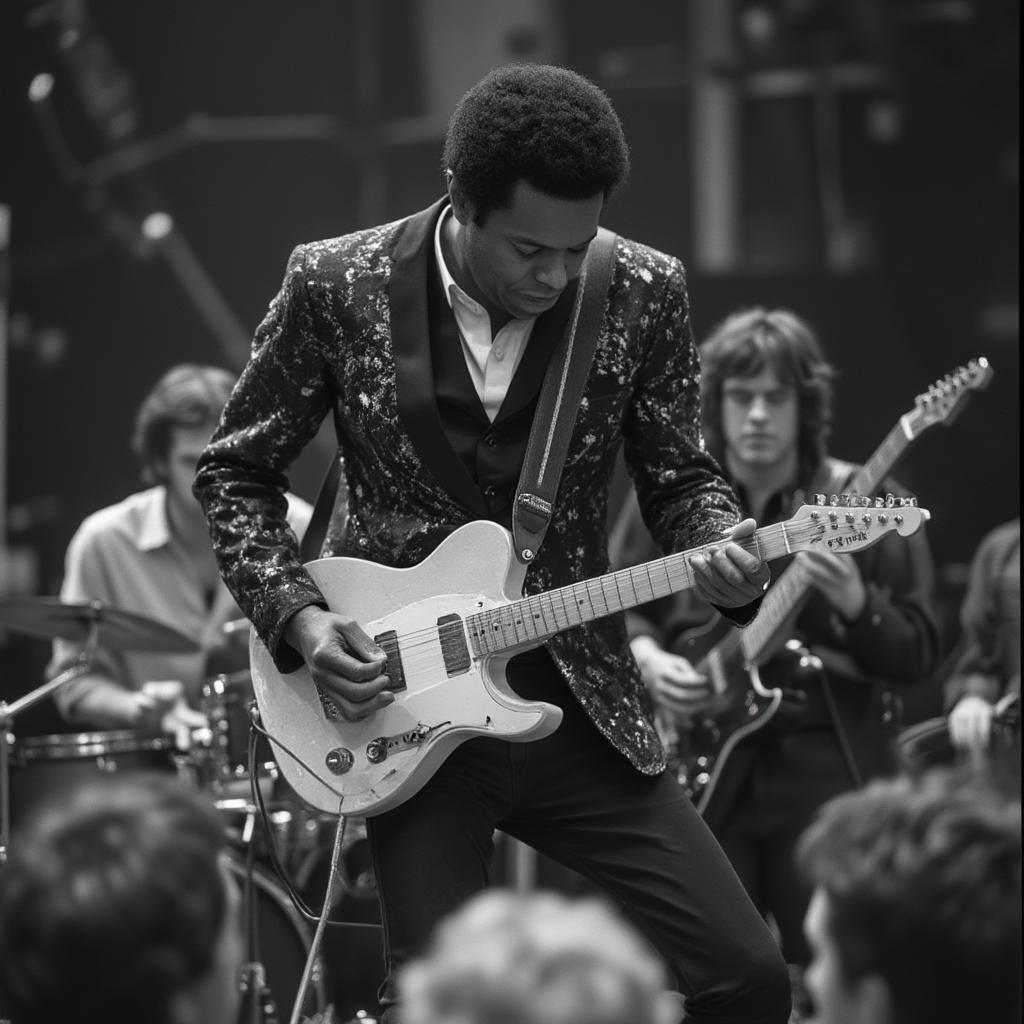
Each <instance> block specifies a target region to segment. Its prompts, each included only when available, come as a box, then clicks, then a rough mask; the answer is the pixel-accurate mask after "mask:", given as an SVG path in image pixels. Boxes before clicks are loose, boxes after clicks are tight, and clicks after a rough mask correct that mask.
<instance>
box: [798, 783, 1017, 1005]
mask: <svg viewBox="0 0 1024 1024" xmlns="http://www.w3.org/2000/svg"><path fill="white" fill-rule="evenodd" d="M798 857H799V862H800V865H801V868H802V870H803V872H804V873H805V875H806V877H807V878H808V880H809V881H810V882H811V883H812V884H813V885H814V896H813V898H812V900H811V904H810V907H809V909H808V913H807V918H806V923H805V927H806V931H807V938H808V941H809V943H810V945H811V949H812V951H813V960H812V963H811V966H810V967H809V968H808V971H807V975H806V980H807V987H808V989H809V991H810V993H811V996H812V999H813V1002H814V1017H813V1019H814V1021H816V1022H817V1024H962V1022H964V1021H979V1022H980V1021H985V1022H986V1024H1018V1022H1019V1021H1020V1019H1021V952H1022V950H1021V808H1020V800H1019V799H1016V800H1015V799H1013V798H1010V797H1007V796H1006V795H1005V793H1003V792H1002V791H1000V790H999V789H998V788H995V787H991V786H989V785H988V784H987V783H986V782H985V781H984V780H983V779H981V778H980V777H978V776H967V775H959V776H958V775H956V774H953V773H951V772H950V770H949V769H933V770H931V771H930V772H927V773H925V774H924V775H923V776H921V777H917V778H911V777H907V776H905V777H900V778H897V779H894V780H885V781H876V782H874V783H872V784H871V785H870V786H868V787H867V788H866V789H864V790H862V791H860V792H857V793H849V794H845V795H843V796H840V797H837V798H835V799H834V800H831V801H830V802H829V803H827V804H826V805H825V806H824V808H823V809H822V811H821V813H820V814H819V815H818V817H817V819H816V820H815V821H814V823H813V824H812V825H811V827H810V828H809V829H808V830H807V832H806V833H805V834H804V836H803V837H802V839H801V840H800V845H799V848H798Z"/></svg>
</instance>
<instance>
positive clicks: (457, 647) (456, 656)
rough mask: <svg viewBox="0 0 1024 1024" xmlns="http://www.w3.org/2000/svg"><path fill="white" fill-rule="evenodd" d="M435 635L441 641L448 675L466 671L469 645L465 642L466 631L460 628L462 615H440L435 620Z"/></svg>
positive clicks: (467, 668)
mask: <svg viewBox="0 0 1024 1024" xmlns="http://www.w3.org/2000/svg"><path fill="white" fill-rule="evenodd" d="M437 637H438V639H439V640H440V641H441V656H442V657H443V658H444V668H445V671H446V672H447V673H448V675H449V676H458V675H462V673H463V672H468V671H469V664H470V657H469V646H468V645H467V643H466V631H465V630H464V629H463V628H462V617H461V616H459V615H455V614H451V615H442V616H441V618H439V619H438V620H437Z"/></svg>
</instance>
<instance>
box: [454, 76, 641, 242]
mask: <svg viewBox="0 0 1024 1024" xmlns="http://www.w3.org/2000/svg"><path fill="white" fill-rule="evenodd" d="M443 167H444V170H445V172H446V174H449V175H451V176H452V177H454V181H455V184H454V188H455V189H457V194H458V195H459V196H460V197H461V198H462V199H463V200H464V201H465V202H468V204H469V205H470V207H471V208H472V211H473V218H472V219H473V221H474V223H476V224H477V225H478V226H482V225H483V223H484V221H485V220H486V218H487V215H488V214H489V213H490V212H491V211H492V210H495V209H502V208H507V207H508V206H509V205H510V204H511V201H512V192H513V189H514V187H515V185H516V183H517V182H519V181H525V182H526V183H528V184H529V185H532V186H533V187H534V188H535V189H538V190H539V191H540V192H544V193H546V194H547V195H551V196H554V197H556V198H558V199H589V198H591V197H593V196H596V195H598V194H601V195H602V196H603V197H604V198H605V199H607V198H608V197H609V196H610V195H611V194H612V192H614V191H615V189H616V188H617V187H618V186H619V185H620V184H622V183H623V182H624V181H625V180H626V178H627V177H628V175H629V149H628V147H627V145H626V140H625V137H624V135H623V132H622V125H621V123H620V122H619V118H618V115H617V114H616V113H615V111H614V109H613V108H612V105H611V101H610V100H609V99H608V97H607V96H606V95H605V94H604V92H602V91H601V89H599V88H598V87H597V86H596V85H594V83H593V82H591V81H589V80H588V79H586V78H584V77H583V76H582V75H580V74H577V73H576V72H575V71H569V70H568V69H566V68H560V67H553V66H550V65H544V64H510V65H506V66H504V67H500V68H496V69H495V70H493V71H491V72H490V73H489V74H488V75H486V76H485V77H484V78H483V79H481V81H479V82H478V83H477V84H476V85H474V86H473V87H472V88H471V89H470V90H469V91H468V92H467V93H466V94H465V95H464V96H463V97H462V99H461V100H460V101H459V104H458V106H456V108H455V111H454V113H453V114H452V116H451V119H450V120H449V123H448V132H447V136H446V138H445V144H444V154H443Z"/></svg>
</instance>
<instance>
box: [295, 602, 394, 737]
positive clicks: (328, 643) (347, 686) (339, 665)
mask: <svg viewBox="0 0 1024 1024" xmlns="http://www.w3.org/2000/svg"><path fill="white" fill-rule="evenodd" d="M284 637H285V640H286V641H287V642H288V643H289V644H291V646H292V647H294V648H295V650H297V651H298V652H299V653H300V654H301V655H302V658H303V660H304V661H305V663H306V668H308V669H309V674H310V675H311V676H312V677H313V681H314V682H315V683H317V684H318V685H319V686H321V687H323V689H324V690H326V691H327V692H328V693H329V694H330V695H331V699H332V700H333V701H334V703H335V704H337V706H338V710H339V711H340V712H341V717H342V718H344V719H345V721H346V722H359V721H362V720H363V719H364V718H369V717H370V716H371V715H373V714H375V713H376V712H377V711H380V710H381V708H385V707H387V706H388V705H389V704H391V703H393V702H394V699H395V696H394V694H393V693H391V692H390V691H389V690H388V689H387V687H388V686H389V685H390V680H389V679H388V677H387V676H386V675H384V674H383V668H384V665H385V663H386V660H387V659H386V658H385V656H384V652H383V651H382V650H381V649H380V647H379V646H378V645H377V644H376V643H375V642H374V641H373V640H372V639H371V638H370V637H369V636H367V634H366V632H365V631H364V630H363V628H362V626H360V625H359V623H358V622H356V621H355V620H354V619H350V618H347V617H346V616H344V615H338V614H336V613H334V612H328V611H324V609H323V608H317V607H316V605H307V606H306V607H305V608H300V609H299V611H297V612H296V613H295V614H294V615H293V616H292V617H291V619H289V621H288V625H287V626H286V627H285V633H284Z"/></svg>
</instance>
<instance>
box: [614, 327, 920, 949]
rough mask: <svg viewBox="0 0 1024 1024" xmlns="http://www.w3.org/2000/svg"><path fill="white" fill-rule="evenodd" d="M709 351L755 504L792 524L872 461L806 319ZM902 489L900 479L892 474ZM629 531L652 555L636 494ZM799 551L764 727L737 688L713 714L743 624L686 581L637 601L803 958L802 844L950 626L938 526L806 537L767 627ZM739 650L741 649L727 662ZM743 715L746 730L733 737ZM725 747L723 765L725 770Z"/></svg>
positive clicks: (720, 795) (705, 355)
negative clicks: (796, 593) (859, 446)
mask: <svg viewBox="0 0 1024 1024" xmlns="http://www.w3.org/2000/svg"><path fill="white" fill-rule="evenodd" d="M700 354H701V364H702V372H703V383H702V388H703V399H704V402H703V409H704V434H705V437H706V438H707V440H708V445H709V448H710V450H711V451H712V453H713V454H714V455H716V456H717V457H718V459H719V460H720V462H721V464H722V465H723V467H724V468H725V470H726V473H727V475H728V477H729V479H730V480H731V481H732V483H733V485H734V487H735V489H736V492H737V494H738V495H739V496H740V500H741V503H742V506H743V509H744V511H745V513H746V514H748V515H751V516H754V517H756V518H757V520H758V521H759V522H763V523H771V522H776V521H778V520H779V519H783V518H785V517H786V515H788V514H789V512H790V509H791V507H793V506H794V505H795V504H800V503H801V501H802V499H803V496H804V495H805V494H807V493H808V492H813V491H824V492H826V493H841V492H843V491H844V490H845V489H846V487H847V486H848V484H849V482H850V481H851V480H852V479H854V477H855V476H856V472H857V469H858V467H856V466H853V465H851V464H849V463H844V462H841V461H840V460H838V459H835V458H832V457H831V456H829V455H828V454H827V447H826V442H827V439H828V436H829V430H830V426H831V421H832V398H833V388H832V381H833V370H832V368H831V366H830V365H829V363H828V362H827V361H826V359H825V356H824V354H823V352H822V348H821V345H820V342H819V340H818V338H817V336H816V334H815V332H814V331H813V330H812V328H811V326H810V325H809V324H808V323H807V322H806V321H805V320H804V319H803V318H801V317H799V316H797V315H796V314H795V313H793V312H791V311H789V310H786V309H772V310H769V309H764V308H760V307H754V308H749V309H743V310H741V311H738V312H736V313H734V314H732V315H731V316H729V317H727V318H726V319H725V320H724V321H723V322H722V323H721V324H719V325H718V326H717V327H716V328H715V329H714V330H713V331H712V333H711V334H710V336H709V337H708V338H707V340H706V341H705V342H704V343H703V344H702V346H701V349H700ZM879 433H881V431H880V432H879ZM887 489H888V490H890V491H896V492H897V493H899V488H898V487H897V486H896V485H895V484H893V483H891V482H890V483H888V484H887ZM614 540H615V544H614V547H615V551H614V553H613V554H614V560H615V561H616V562H619V563H622V564H627V563H634V562H640V561H644V560H646V559H647V558H648V557H650V555H649V554H648V553H647V552H648V550H649V547H650V545H651V544H652V543H653V542H652V540H651V539H650V537H649V535H648V534H647V533H646V531H645V530H644V529H643V524H642V522H641V521H640V518H639V513H638V510H637V509H636V506H635V503H632V504H631V503H630V502H628V501H627V503H626V504H625V505H624V508H623V513H622V518H621V519H620V521H619V522H618V523H617V524H616V529H615V531H614ZM797 565H799V566H800V570H799V571H801V572H802V573H803V574H804V576H803V578H804V580H805V581H806V587H805V592H804V593H803V595H802V596H801V597H800V599H799V600H796V599H794V601H793V605H794V607H793V614H792V615H791V616H790V618H789V621H788V622H786V621H784V622H783V623H782V624H781V626H780V628H779V629H778V630H777V635H776V637H775V640H774V643H773V644H770V645H769V646H768V647H767V652H768V654H769V655H770V656H769V657H766V658H765V659H764V663H763V664H760V665H759V666H758V669H759V678H760V681H761V682H762V683H763V684H764V687H765V688H768V687H774V688H778V689H780V690H781V692H782V702H781V706H780V707H779V710H777V711H775V713H774V715H773V716H772V717H771V718H770V720H768V721H767V724H766V725H764V726H763V727H762V728H754V727H755V726H756V725H757V713H758V712H759V710H760V706H759V705H758V704H757V702H756V701H751V702H750V703H745V702H744V700H743V699H736V700H732V701H730V702H729V706H730V707H732V708H733V709H735V708H737V707H738V708H739V712H740V713H739V714H738V715H737V714H734V715H733V718H732V719H729V720H728V721H725V720H723V721H721V722H718V723H715V724H714V725H713V726H712V727H707V728H706V727H705V726H704V725H703V724H702V723H703V718H702V713H703V712H704V711H705V710H706V709H707V708H708V707H709V706H711V704H712V703H713V702H714V701H715V700H717V699H721V696H722V695H721V694H719V693H717V691H718V690H721V689H722V688H726V689H727V690H728V689H732V690H738V691H740V693H741V694H742V692H743V691H744V690H746V689H747V688H748V687H750V686H751V677H750V672H749V669H748V666H747V665H746V664H745V663H744V654H745V652H744V650H743V649H742V648H741V647H739V646H738V645H736V644H735V643H733V644H732V646H731V647H728V645H729V644H730V642H731V640H732V639H734V635H735V630H727V631H726V632H725V633H724V634H723V633H722V632H720V631H717V630H715V629H713V628H711V626H708V625H707V609H706V607H699V606H698V605H696V604H695V603H694V602H693V601H692V600H690V599H689V598H688V597H687V595H686V594H685V593H684V594H679V595H676V596H675V597H670V598H667V599H664V600H662V601H660V602H659V603H656V604H649V605H646V606H644V607H643V608H642V609H640V610H639V612H637V613H634V614H632V615H631V617H630V633H631V638H632V639H631V646H632V649H633V651H634V654H635V656H636V658H637V660H638V662H639V664H640V666H641V670H642V673H643V676H644V681H645V683H646V685H647V687H648V689H649V691H650V692H651V693H652V695H653V696H654V699H655V701H656V703H657V704H658V705H659V707H660V708H661V711H662V714H663V715H666V716H668V717H670V718H672V719H673V720H674V722H675V724H676V725H677V726H679V727H681V730H682V731H681V732H680V734H679V737H680V743H681V744H682V745H683V746H684V747H685V746H686V744H687V743H691V744H697V745H699V744H700V743H702V742H706V743H707V750H706V752H705V755H703V756H705V761H703V762H701V764H702V766H704V767H706V768H709V770H711V771H713V772H717V775H716V776H715V777H714V778H713V781H714V782H715V783H716V785H715V788H714V791H713V796H712V798H711V799H710V801H709V802H708V803H707V805H706V806H705V808H704V813H705V818H706V820H707V821H708V822H709V824H710V825H711V827H712V828H713V830H714V832H715V834H716V836H717V837H718V839H719V841H720V842H721V843H722V846H723V848H724V849H725V851H726V853H727V854H728V855H729V857H730V860H731V861H732V863H733V866H734V867H735V868H736V870H737V871H738V872H739V875H740V877H741V878H742V879H743V882H744V884H745V886H746V887H747V890H748V892H749V893H750V895H751V896H752V898H753V899H754V902H755V904H756V905H757V907H758V908H759V909H760V910H761V911H762V913H764V914H766V915H768V914H770V915H771V916H772V917H773V918H774V920H775V922H776V924H777V926H778V928H779V930H780V932H781V936H782V943H783V953H784V955H785V957H786V960H787V961H788V962H789V963H791V964H795V965H805V964H806V963H807V956H808V952H807V946H806V942H805V940H804V936H803V933H802V929H801V922H802V919H803V915H804V911H805V910H806V903H807V899H808V895H809V894H808V890H807V888H806V886H805V885H804V883H803V882H802V881H801V880H800V878H799V877H798V876H797V874H796V872H795V869H794V864H793V856H792V853H793V845H794V843H795V841H796V838H797V836H798V835H799V834H800V832H801V830H802V829H803V828H804V827H805V826H806V825H807V823H808V822H809V821H810V819H811V817H812V815H813V813H814V812H815V810H816V809H817V808H818V807H819V806H820V805H821V804H822V803H823V802H824V801H825V800H826V799H828V798H829V797H830V796H833V795H834V794H836V793H840V792H842V791H844V790H847V789H850V788H854V787H856V786H858V785H859V784H860V783H861V782H863V781H864V780H866V779H869V778H871V777H872V776H875V775H878V774H880V773H882V772H885V771H887V770H888V769H889V768H890V767H892V766H893V765H894V754H893V744H892V738H893V736H894V730H895V729H896V728H897V727H898V721H897V707H898V702H897V699H896V692H895V691H896V690H898V687H899V686H901V685H904V684H909V683H913V682H917V681H919V680H921V679H923V678H925V677H926V676H927V675H928V674H929V672H930V671H931V669H932V667H933V664H934V661H935V658H936V654H937V648H938V639H937V629H936V619H935V613H934V609H933V605H932V589H933V566H932V560H931V556H930V552H929V549H928V545H927V542H926V540H925V539H924V537H923V534H919V535H917V536H915V537H913V538H910V540H909V541H908V543H906V544H892V543H890V542H889V541H888V540H886V541H883V542H882V543H881V544H878V545H876V546H875V547H874V548H872V549H870V550H868V551H865V552H863V553H858V554H856V555H852V556H847V555H842V556H841V555H836V554H833V553H831V552H828V551H813V552H812V551H808V552H801V553H800V554H798V555H796V556H795V559H794V564H791V565H786V563H783V562H780V563H777V564H776V566H775V572H774V581H773V583H772V586H771V588H770V589H769V591H768V594H767V595H766V598H765V605H764V606H763V607H762V611H761V615H760V616H759V619H758V620H757V624H756V625H760V623H761V621H762V619H763V617H764V615H765V613H766V611H767V609H768V605H769V603H770V602H771V601H772V598H773V597H775V596H777V595H776V593H773V592H775V591H776V590H777V588H780V587H783V586H785V585H786V580H787V577H791V573H792V571H793V570H795V569H796V568H797ZM794 619H795V621H793V620H794ZM726 625H728V624H726ZM752 628H753V627H752ZM730 633H731V634H733V636H732V637H731V636H730V635H729V634H730ZM788 641H795V642H796V643H798V644H799V645H800V647H799V649H797V650H793V649H792V646H793V645H791V647H789V648H787V646H786V644H787V642H788ZM723 647H725V648H726V649H728V656H727V657H726V656H723V657H721V658H720V659H719V657H718V656H719V655H720V654H721V651H722V649H723ZM773 651H774V652H775V653H772V652H773ZM698 669H699V671H698ZM771 708H772V705H766V710H770V709H771ZM748 712H749V713H748ZM730 728H735V730H736V733H737V734H740V735H742V736H743V738H742V739H741V740H740V741H739V742H738V743H736V744H735V745H734V746H731V747H730V745H729V742H727V741H729V740H730V739H731V738H735V737H734V736H733V737H730V735H729V732H728V731H729V729H730ZM725 754H727V755H728V756H727V757H726V756H724V755H725ZM715 758H720V759H721V764H719V765H717V767H712V765H713V763H714V759H715ZM698 760H699V759H698Z"/></svg>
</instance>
